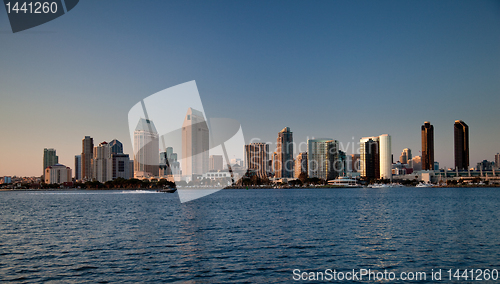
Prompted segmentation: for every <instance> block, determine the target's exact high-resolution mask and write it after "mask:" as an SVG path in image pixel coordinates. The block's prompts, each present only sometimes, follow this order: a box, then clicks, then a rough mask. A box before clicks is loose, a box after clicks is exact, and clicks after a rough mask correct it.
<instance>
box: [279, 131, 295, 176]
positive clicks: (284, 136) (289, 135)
mask: <svg viewBox="0 0 500 284" xmlns="http://www.w3.org/2000/svg"><path fill="white" fill-rule="evenodd" d="M276 155H277V157H276V161H275V169H274V170H275V172H274V177H276V178H292V177H293V174H294V173H293V166H294V165H293V132H291V131H290V127H285V128H283V129H282V130H281V131H280V132H279V133H278V139H277V144H276Z"/></svg>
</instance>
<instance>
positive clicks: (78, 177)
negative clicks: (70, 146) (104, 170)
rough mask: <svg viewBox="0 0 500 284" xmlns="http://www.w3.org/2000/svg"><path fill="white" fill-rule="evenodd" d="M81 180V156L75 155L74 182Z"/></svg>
mask: <svg viewBox="0 0 500 284" xmlns="http://www.w3.org/2000/svg"><path fill="white" fill-rule="evenodd" d="M77 180H82V155H75V181H77Z"/></svg>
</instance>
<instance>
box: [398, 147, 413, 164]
mask: <svg viewBox="0 0 500 284" xmlns="http://www.w3.org/2000/svg"><path fill="white" fill-rule="evenodd" d="M411 159H412V156H411V149H408V148H405V149H404V150H403V152H401V156H399V161H400V162H401V164H408V161H409V160H411Z"/></svg>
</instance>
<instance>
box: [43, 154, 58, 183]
mask: <svg viewBox="0 0 500 284" xmlns="http://www.w3.org/2000/svg"><path fill="white" fill-rule="evenodd" d="M57 163H59V157H58V156H57V155H56V150H55V149H52V148H50V149H47V148H45V149H43V175H44V176H45V169H46V168H47V167H50V166H52V165H55V164H57Z"/></svg>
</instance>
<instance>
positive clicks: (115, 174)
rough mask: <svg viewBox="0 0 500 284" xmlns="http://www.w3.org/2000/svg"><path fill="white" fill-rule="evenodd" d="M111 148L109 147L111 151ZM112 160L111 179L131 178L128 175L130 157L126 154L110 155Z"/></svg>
mask: <svg viewBox="0 0 500 284" xmlns="http://www.w3.org/2000/svg"><path fill="white" fill-rule="evenodd" d="M112 149H113V147H111V151H113V150H112ZM111 159H112V163H113V166H112V179H113V180H114V179H116V178H124V179H129V178H131V177H133V176H131V175H130V169H129V167H130V157H129V155H128V154H123V153H116V154H111Z"/></svg>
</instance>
